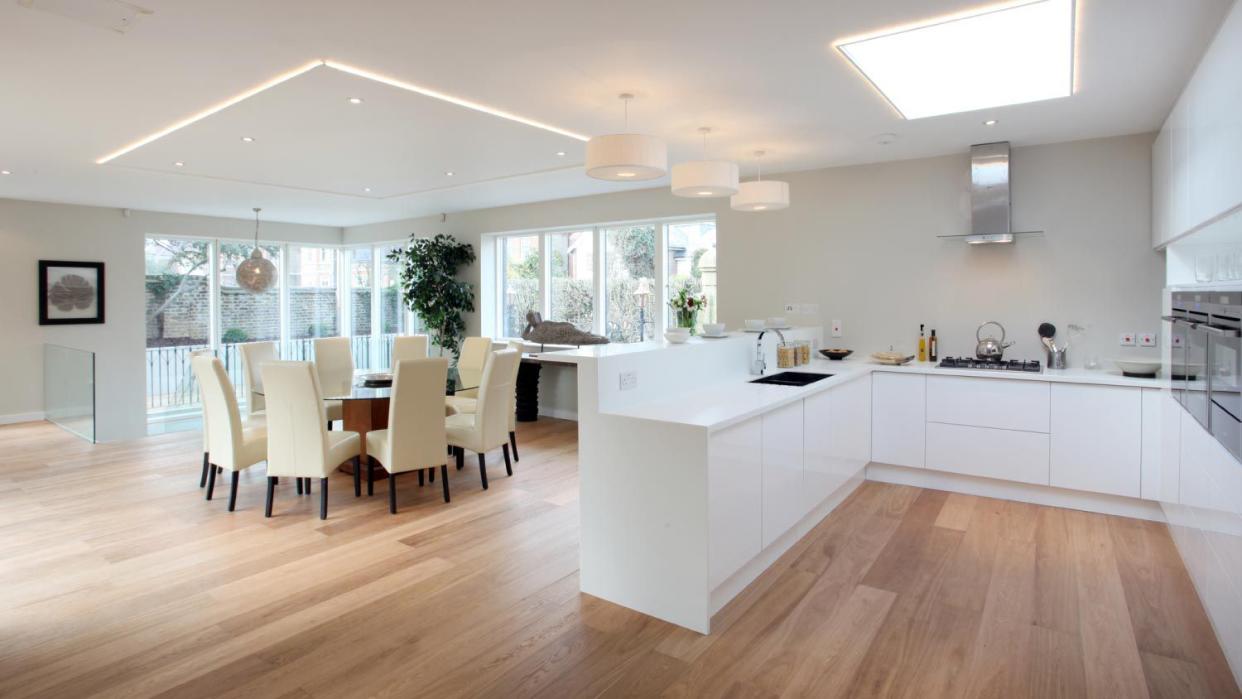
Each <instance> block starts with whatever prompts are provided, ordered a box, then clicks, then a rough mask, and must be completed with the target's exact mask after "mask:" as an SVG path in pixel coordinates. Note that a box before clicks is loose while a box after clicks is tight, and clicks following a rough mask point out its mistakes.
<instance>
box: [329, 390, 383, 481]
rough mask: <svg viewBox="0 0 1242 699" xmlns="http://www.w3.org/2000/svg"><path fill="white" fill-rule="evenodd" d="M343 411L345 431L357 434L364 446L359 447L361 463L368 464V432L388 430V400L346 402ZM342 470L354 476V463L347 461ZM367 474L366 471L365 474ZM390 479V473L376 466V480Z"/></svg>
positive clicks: (373, 399)
mask: <svg viewBox="0 0 1242 699" xmlns="http://www.w3.org/2000/svg"><path fill="white" fill-rule="evenodd" d="M341 403H342V406H341V407H342V410H341V417H342V418H343V419H342V420H341V421H342V422H343V423H345V429H346V431H349V432H357V433H358V437H359V439H360V440H361V441H362V444H361V445H360V446H359V448H360V451H361V456H362V458H361V459H360V463H362V464H364V465H365V464H366V463H368V457H367V432H370V431H371V430H383V429H387V428H388V399H387V398H371V399H366V400H345V401H341ZM340 470H341V471H343V472H345V473H348V474H349V475H351V476H352V475H354V464H353V462H352V461H346V462H345V463H343V464H341V466H340ZM363 473H364V474H365V471H364V472H363ZM384 478H388V472H387V471H385V470H384V469H383V467H381V466H380V465H379V464H378V463H377V464H376V465H375V480H380V479H384Z"/></svg>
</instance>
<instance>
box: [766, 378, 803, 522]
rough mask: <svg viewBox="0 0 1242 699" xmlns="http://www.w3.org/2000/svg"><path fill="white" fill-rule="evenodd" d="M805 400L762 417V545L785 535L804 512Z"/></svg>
mask: <svg viewBox="0 0 1242 699" xmlns="http://www.w3.org/2000/svg"><path fill="white" fill-rule="evenodd" d="M802 420H803V417H802V401H798V402H797V403H793V404H791V405H786V406H785V407H783V408H777V409H776V410H773V411H772V412H770V413H766V414H765V415H764V416H763V418H762V421H763V545H764V546H767V545H768V544H771V543H772V542H773V541H775V540H776V539H777V537H779V536H780V535H781V534H784V533H785V532H786V531H787V530H788V529H789V528H790V527H792V526H793V525H794V524H795V523H796V522H797V521H798V520H800V519H802V515H804V514H806V512H807V509H806V502H805V501H804V499H803V497H802V427H803V425H802Z"/></svg>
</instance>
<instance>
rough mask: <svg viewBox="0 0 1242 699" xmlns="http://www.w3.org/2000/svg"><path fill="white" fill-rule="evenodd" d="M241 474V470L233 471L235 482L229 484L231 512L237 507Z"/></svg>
mask: <svg viewBox="0 0 1242 699" xmlns="http://www.w3.org/2000/svg"><path fill="white" fill-rule="evenodd" d="M239 475H241V472H240V471H234V472H233V479H232V480H233V482H232V483H230V484H229V512H232V511H233V510H234V509H236V507H237V477H238V476H239Z"/></svg>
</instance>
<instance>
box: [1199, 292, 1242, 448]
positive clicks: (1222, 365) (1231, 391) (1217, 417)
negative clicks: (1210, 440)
mask: <svg viewBox="0 0 1242 699" xmlns="http://www.w3.org/2000/svg"><path fill="white" fill-rule="evenodd" d="M1240 328H1242V322H1240V321H1239V319H1238V318H1232V317H1225V316H1215V315H1214V316H1213V318H1212V325H1211V326H1209V327H1207V328H1205V330H1207V332H1208V339H1209V343H1208V346H1209V352H1208V358H1209V360H1210V362H1209V364H1208V376H1209V397H1210V398H1211V401H1212V406H1211V408H1212V418H1211V422H1210V429H1211V431H1212V436H1214V437H1216V440H1217V441H1219V442H1220V443H1221V444H1223V445H1224V446H1225V448H1226V449H1228V450H1229V451H1230V452H1232V453H1233V455H1234V456H1235V457H1237V458H1239V459H1242V422H1240V421H1242V378H1240V376H1242V337H1239V335H1240V334H1242V333H1240V332H1239V330H1240Z"/></svg>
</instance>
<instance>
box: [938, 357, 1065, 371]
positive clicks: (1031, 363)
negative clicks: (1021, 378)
mask: <svg viewBox="0 0 1242 699" xmlns="http://www.w3.org/2000/svg"><path fill="white" fill-rule="evenodd" d="M937 366H939V367H940V368H941V369H984V370H988V371H1026V372H1030V373H1033V374H1038V373H1039V372H1040V371H1041V369H1042V367H1041V366H1040V364H1039V361H1038V360H1033V359H1032V360H1025V359H999V360H998V359H975V358H973V357H945V358H944V359H941V360H940V364H938V365H937Z"/></svg>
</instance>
